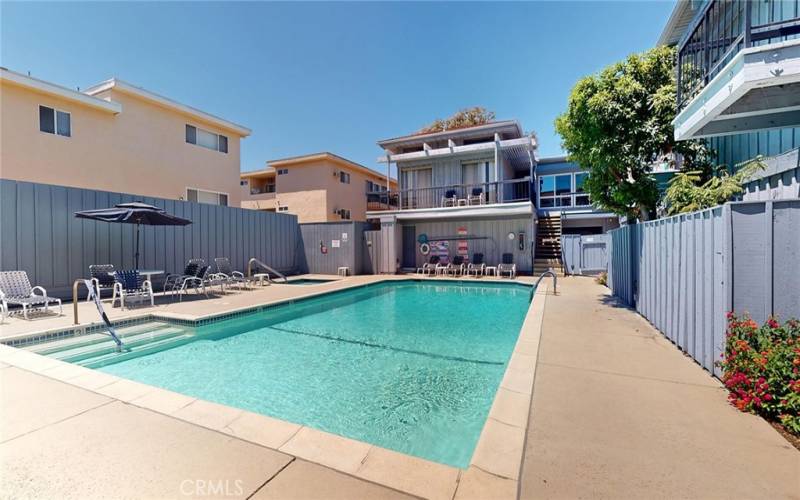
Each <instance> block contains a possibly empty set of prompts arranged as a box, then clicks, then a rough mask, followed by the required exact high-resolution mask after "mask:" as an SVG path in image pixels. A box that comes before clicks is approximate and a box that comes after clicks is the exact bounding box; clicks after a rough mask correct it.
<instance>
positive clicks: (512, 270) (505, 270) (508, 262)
mask: <svg viewBox="0 0 800 500" xmlns="http://www.w3.org/2000/svg"><path fill="white" fill-rule="evenodd" d="M504 274H507V275H508V277H509V278H511V279H514V278H516V277H517V265H516V264H514V255H513V254H510V253H504V254H503V262H502V263H500V264H497V275H498V276H499V277H501V278H502V277H503V275H504Z"/></svg>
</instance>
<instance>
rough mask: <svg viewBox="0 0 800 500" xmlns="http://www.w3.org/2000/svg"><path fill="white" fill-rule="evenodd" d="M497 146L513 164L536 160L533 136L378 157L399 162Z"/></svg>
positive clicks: (468, 152) (391, 161)
mask: <svg viewBox="0 0 800 500" xmlns="http://www.w3.org/2000/svg"><path fill="white" fill-rule="evenodd" d="M495 148H497V149H499V150H500V151H502V152H503V153H504V155H505V157H506V158H507V159H509V161H510V162H511V163H512V164H524V165H529V164H530V163H531V162H534V161H535V160H534V156H533V155H534V154H535V152H536V139H535V138H534V137H532V136H526V137H521V138H519V139H507V140H505V141H494V142H481V143H478V144H467V145H464V146H456V145H451V146H449V147H446V148H437V149H425V150H423V151H414V152H411V153H401V154H386V155H384V156H379V157H378V163H397V162H405V161H415V160H425V159H436V158H442V157H446V156H453V155H469V154H474V153H480V152H491V151H494V150H495Z"/></svg>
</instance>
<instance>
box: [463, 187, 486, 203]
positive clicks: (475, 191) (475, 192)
mask: <svg viewBox="0 0 800 500" xmlns="http://www.w3.org/2000/svg"><path fill="white" fill-rule="evenodd" d="M467 202H468V203H469V204H470V205H483V204H484V203H486V198H485V197H484V195H483V188H482V187H474V188H472V191H471V192H470V195H469V197H467Z"/></svg>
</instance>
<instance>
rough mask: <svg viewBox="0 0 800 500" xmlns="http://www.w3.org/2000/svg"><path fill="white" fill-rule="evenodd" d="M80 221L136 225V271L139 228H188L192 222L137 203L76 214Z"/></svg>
mask: <svg viewBox="0 0 800 500" xmlns="http://www.w3.org/2000/svg"><path fill="white" fill-rule="evenodd" d="M75 217H77V218H79V219H92V220H99V221H103V222H118V223H120V224H136V269H139V226H140V225H142V224H144V225H146V226H186V225H188V224H191V223H192V221H190V220H188V219H182V218H180V217H176V216H174V215H170V214H168V213H167V212H166V211H165V210H164V209H161V208H158V207H154V206H153V205H148V204H147V203H142V202H139V201H135V202H133V203H120V204H119V205H114V208H100V209H97V210H83V211H81V212H75Z"/></svg>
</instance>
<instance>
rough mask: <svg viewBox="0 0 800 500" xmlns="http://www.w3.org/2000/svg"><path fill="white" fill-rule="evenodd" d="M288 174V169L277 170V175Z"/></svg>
mask: <svg viewBox="0 0 800 500" xmlns="http://www.w3.org/2000/svg"><path fill="white" fill-rule="evenodd" d="M288 173H289V169H288V168H279V169H278V175H286V174H288Z"/></svg>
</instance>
